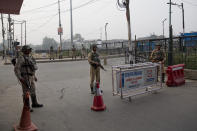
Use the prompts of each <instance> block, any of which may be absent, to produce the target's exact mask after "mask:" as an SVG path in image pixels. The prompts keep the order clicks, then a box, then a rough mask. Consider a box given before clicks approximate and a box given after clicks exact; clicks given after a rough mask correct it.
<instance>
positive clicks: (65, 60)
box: [3, 54, 124, 65]
mask: <svg viewBox="0 0 197 131" xmlns="http://www.w3.org/2000/svg"><path fill="white" fill-rule="evenodd" d="M118 57H124V55H123V54H120V55H110V56H107V58H108V59H109V58H118ZM101 59H104V57H101ZM84 60H87V58H85V59H81V58H77V59H76V60H75V59H72V58H63V59H55V60H50V59H49V58H45V59H36V62H37V63H50V62H69V61H84ZM3 64H4V65H10V64H11V62H10V60H9V59H7V62H5V61H4V62H3Z"/></svg>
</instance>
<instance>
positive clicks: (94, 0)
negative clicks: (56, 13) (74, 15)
mask: <svg viewBox="0 0 197 131" xmlns="http://www.w3.org/2000/svg"><path fill="white" fill-rule="evenodd" d="M97 1H99V0H90V1H88V2H86V3H84V4H81V5H79V6H76V7H74V8H73V9H72V10H76V9H79V8H82V7H84V6H87V5H89V4H92V3H95V2H97ZM69 11H70V9H67V10H65V11H62V12H69Z"/></svg>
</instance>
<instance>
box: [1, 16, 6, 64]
mask: <svg viewBox="0 0 197 131" xmlns="http://www.w3.org/2000/svg"><path fill="white" fill-rule="evenodd" d="M1 23H2V37H3V59H5V62H6V49H5V29H4V22H3V14H2V13H1Z"/></svg>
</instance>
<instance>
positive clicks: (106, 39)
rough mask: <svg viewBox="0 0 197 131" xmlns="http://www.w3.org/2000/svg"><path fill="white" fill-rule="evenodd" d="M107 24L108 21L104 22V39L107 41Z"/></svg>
mask: <svg viewBox="0 0 197 131" xmlns="http://www.w3.org/2000/svg"><path fill="white" fill-rule="evenodd" d="M107 25H108V23H105V40H106V41H107Z"/></svg>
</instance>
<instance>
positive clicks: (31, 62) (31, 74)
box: [14, 45, 43, 108]
mask: <svg viewBox="0 0 197 131" xmlns="http://www.w3.org/2000/svg"><path fill="white" fill-rule="evenodd" d="M31 50H32V49H31V48H30V47H29V46H27V45H25V46H23V47H22V53H23V54H22V55H21V56H19V58H18V59H17V62H16V65H15V68H14V71H15V74H16V77H17V78H18V80H19V81H20V82H21V85H22V90H23V100H24V99H25V95H26V93H27V92H29V93H30V96H31V101H32V108H39V107H43V104H38V102H37V98H36V91H35V83H34V81H37V78H36V76H35V72H36V70H37V69H38V67H37V65H36V61H35V59H34V58H33V57H32V56H30V53H31Z"/></svg>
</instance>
